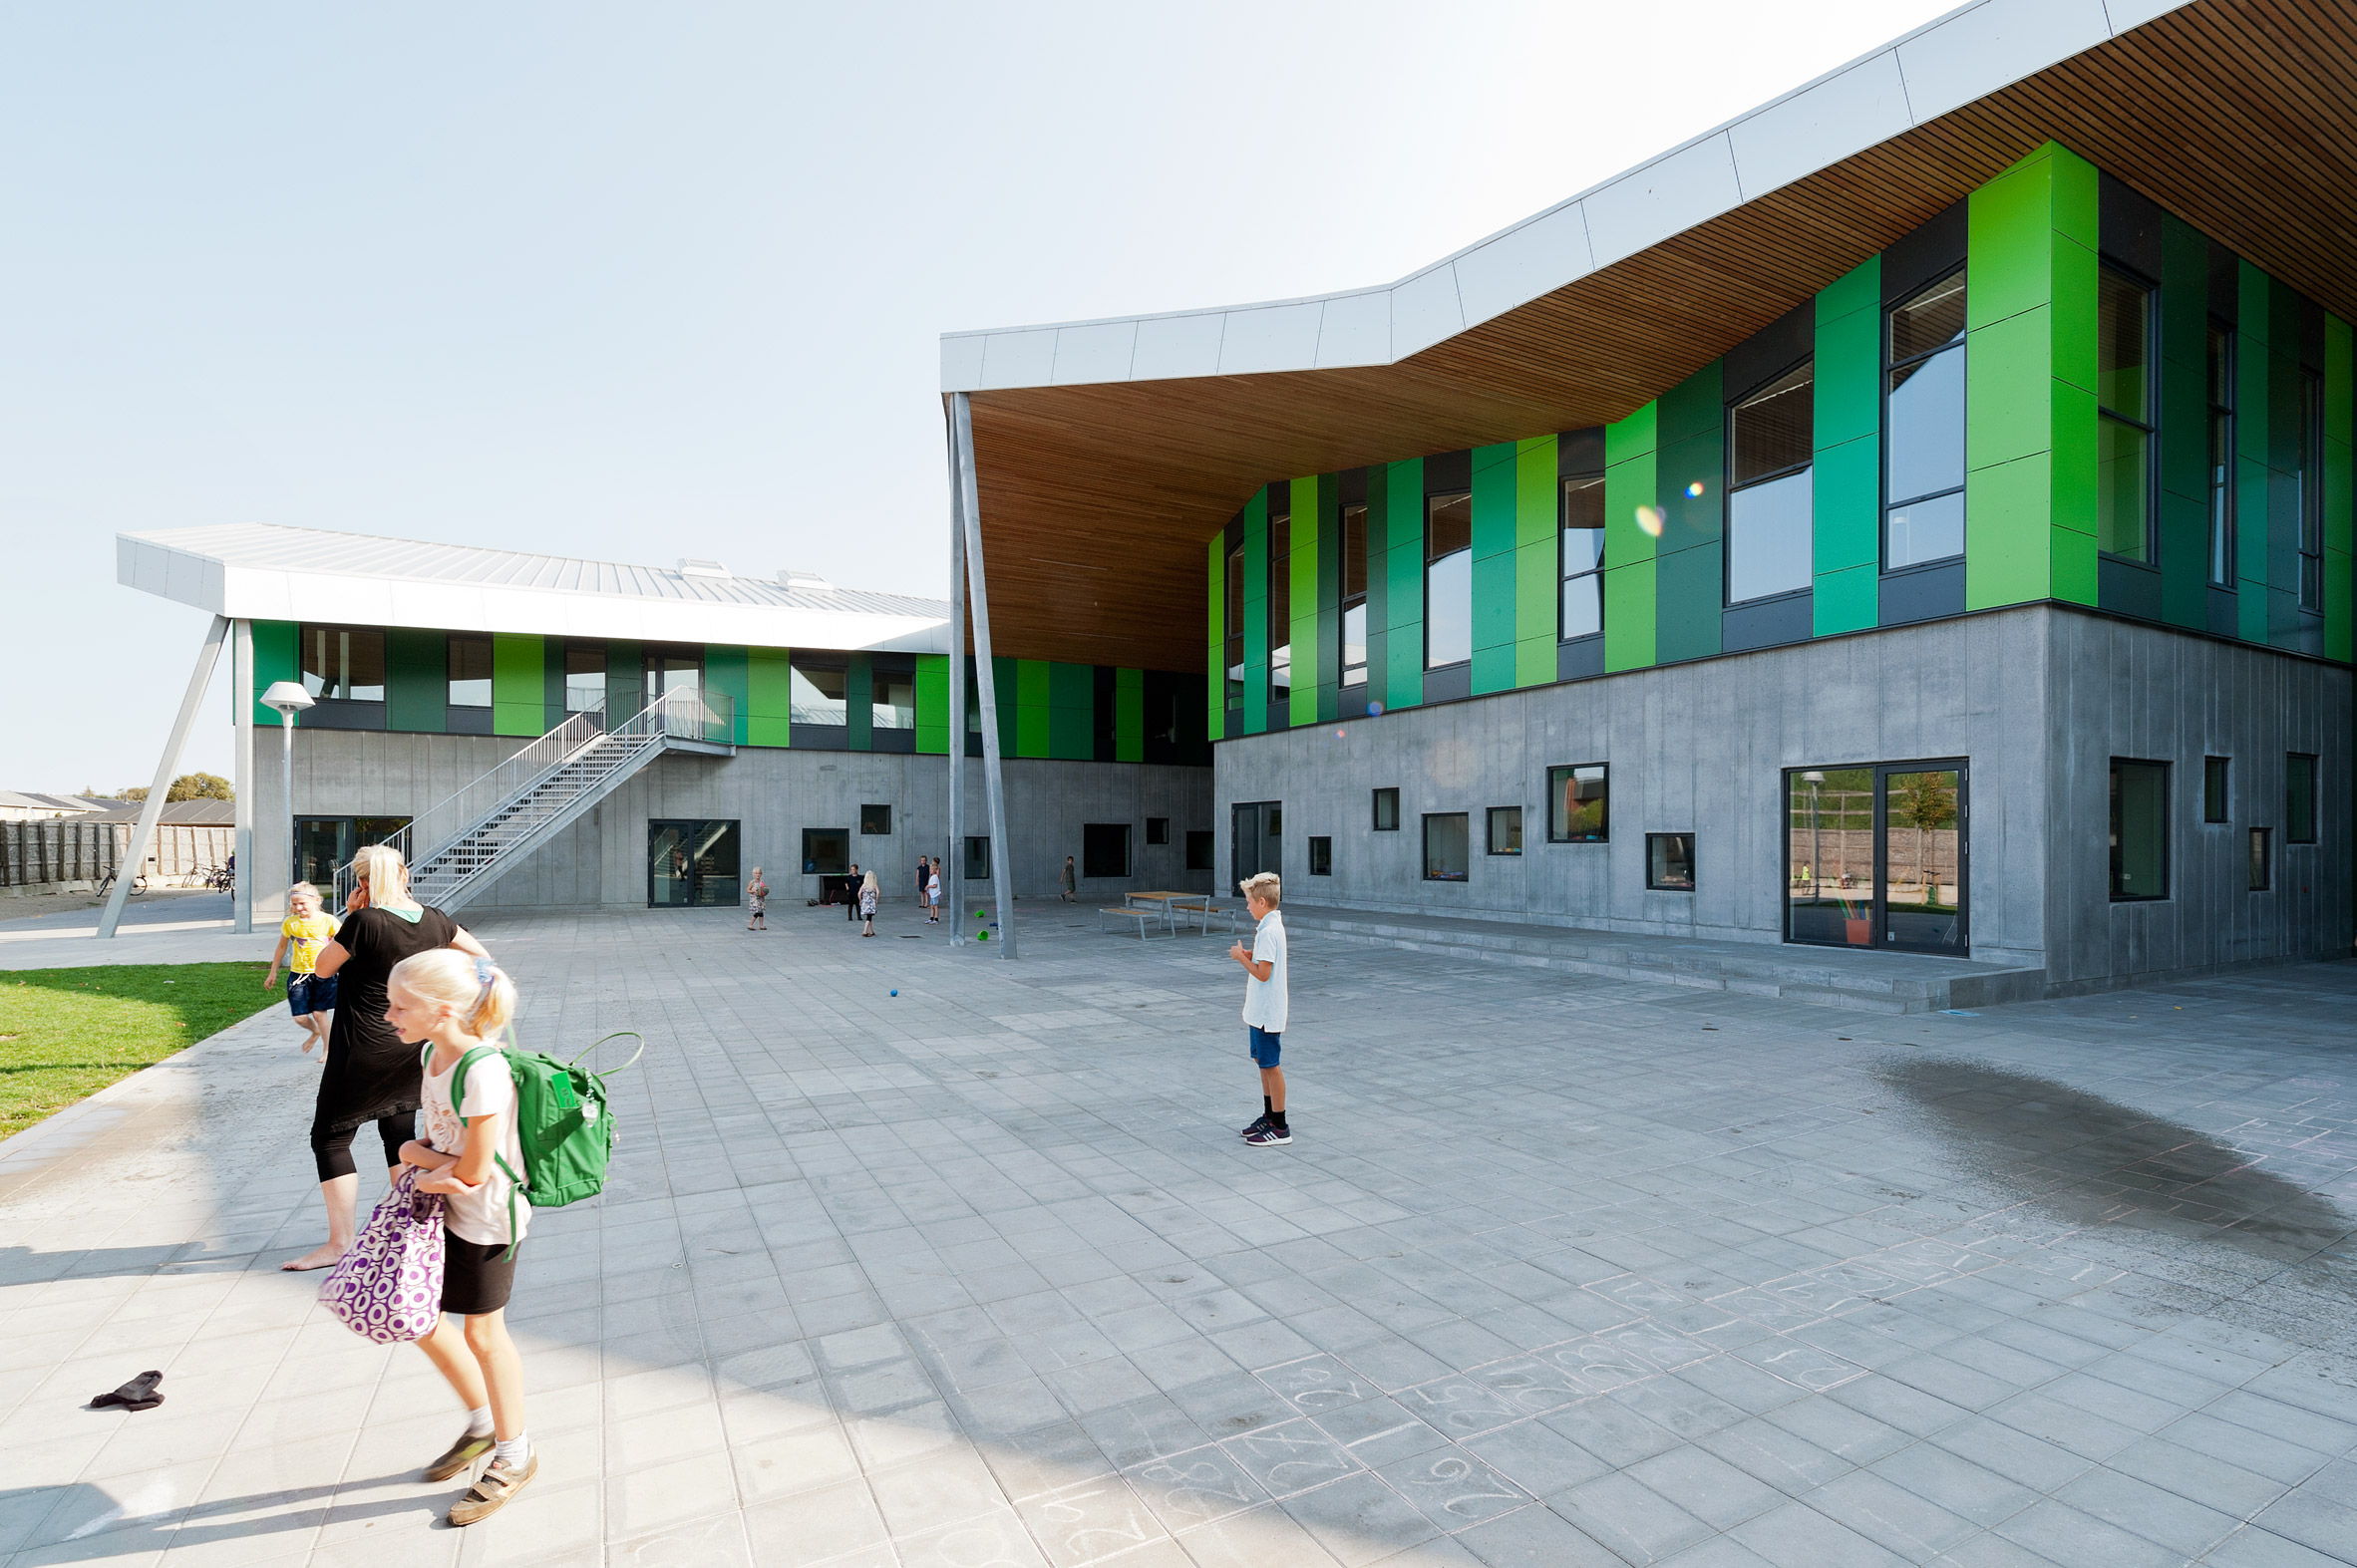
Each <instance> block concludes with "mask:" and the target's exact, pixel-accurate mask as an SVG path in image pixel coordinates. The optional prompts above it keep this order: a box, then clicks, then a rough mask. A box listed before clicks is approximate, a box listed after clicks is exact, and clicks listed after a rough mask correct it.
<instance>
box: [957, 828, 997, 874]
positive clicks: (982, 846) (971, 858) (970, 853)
mask: <svg viewBox="0 0 2357 1568" xmlns="http://www.w3.org/2000/svg"><path fill="white" fill-rule="evenodd" d="M977 863H978V864H980V866H981V867H982V869H980V870H979V871H977V870H975V869H974V867H975V865H976V864H977ZM958 869H959V871H961V872H962V873H964V874H963V875H962V876H960V877H959V881H961V882H987V881H989V880H990V835H989V834H988V833H968V834H966V852H965V854H964V855H963V856H961V857H960V858H959V861H958Z"/></svg>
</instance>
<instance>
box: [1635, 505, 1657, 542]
mask: <svg viewBox="0 0 2357 1568" xmlns="http://www.w3.org/2000/svg"><path fill="white" fill-rule="evenodd" d="M1637 526H1638V527H1640V528H1642V529H1644V530H1645V531H1646V533H1648V534H1650V535H1651V536H1652V537H1654V538H1656V539H1658V538H1660V537H1661V508H1660V507H1659V506H1639V507H1638V508H1637Z"/></svg>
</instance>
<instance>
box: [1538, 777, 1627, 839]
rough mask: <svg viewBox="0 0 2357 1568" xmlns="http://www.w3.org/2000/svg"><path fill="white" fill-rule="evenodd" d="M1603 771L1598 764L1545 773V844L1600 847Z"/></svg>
mask: <svg viewBox="0 0 2357 1568" xmlns="http://www.w3.org/2000/svg"><path fill="white" fill-rule="evenodd" d="M1604 785H1605V769H1604V765H1603V764H1602V763H1579V764H1575V765H1573V766H1572V767H1568V768H1549V769H1548V770H1547V771H1546V841H1547V842H1548V843H1550V844H1600V843H1603V842H1604V841H1605V839H1606V837H1607V836H1608V829H1609V828H1610V825H1611V824H1610V822H1609V821H1608V820H1607V818H1606V815H1605V804H1606V801H1605V793H1604Z"/></svg>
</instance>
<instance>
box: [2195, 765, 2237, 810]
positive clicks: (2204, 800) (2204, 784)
mask: <svg viewBox="0 0 2357 1568" xmlns="http://www.w3.org/2000/svg"><path fill="white" fill-rule="evenodd" d="M2232 768H2233V760H2232V759H2231V758H2225V757H2204V758H2202V759H2201V820H2203V821H2204V822H2223V821H2228V820H2230V817H2229V816H2228V814H2227V813H2228V811H2229V810H2230V809H2231V807H2232V804H2233V800H2232V797H2231V796H2230V795H2229V793H2228V792H2227V784H2229V782H2230V777H2231V776H2230V770H2231V769H2232Z"/></svg>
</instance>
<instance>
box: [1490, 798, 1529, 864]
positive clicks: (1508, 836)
mask: <svg viewBox="0 0 2357 1568" xmlns="http://www.w3.org/2000/svg"><path fill="white" fill-rule="evenodd" d="M1489 828H1490V852H1491V853H1492V854H1494V855H1518V854H1520V853H1521V852H1522V808H1521V807H1520V806H1518V805H1494V806H1492V807H1490V820H1489Z"/></svg>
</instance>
